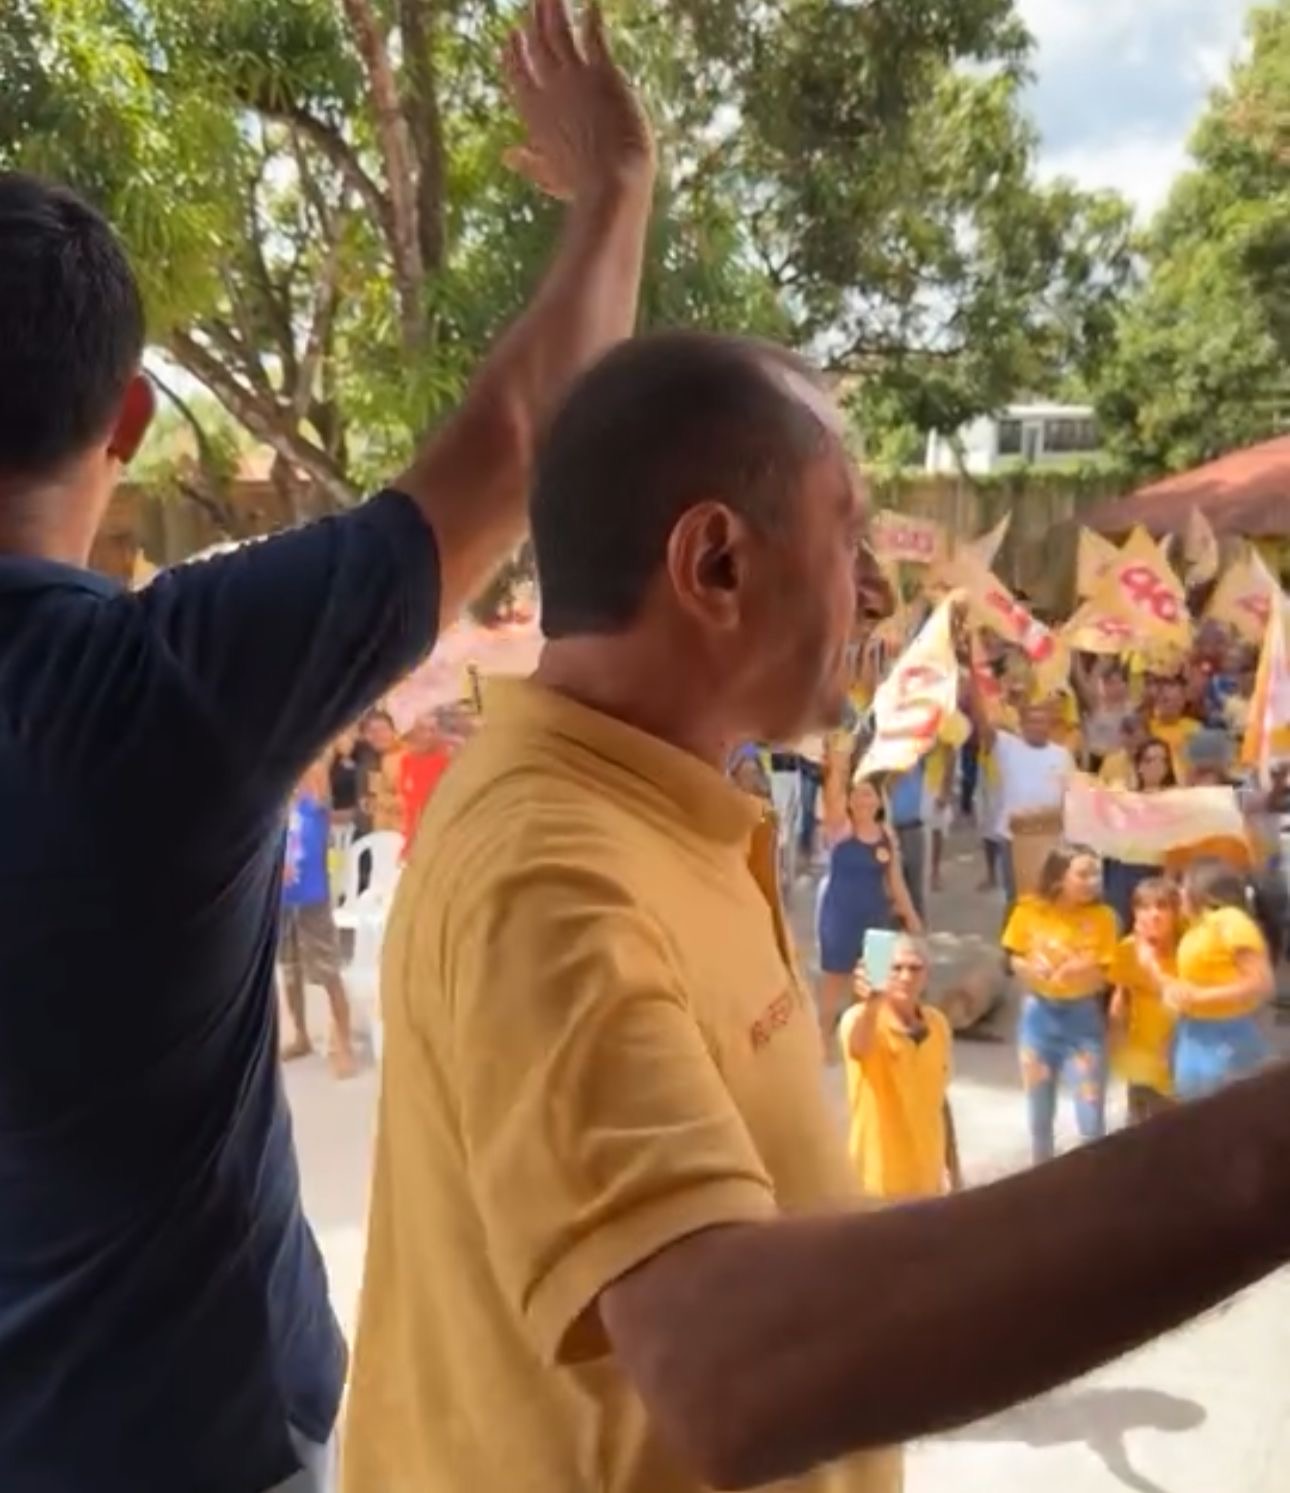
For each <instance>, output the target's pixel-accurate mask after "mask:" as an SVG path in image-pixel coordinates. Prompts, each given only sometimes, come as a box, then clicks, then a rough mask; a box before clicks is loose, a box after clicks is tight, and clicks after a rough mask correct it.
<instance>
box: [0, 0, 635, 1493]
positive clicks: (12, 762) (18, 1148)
mask: <svg viewBox="0 0 1290 1493" xmlns="http://www.w3.org/2000/svg"><path fill="white" fill-rule="evenodd" d="M570 35H571V33H570V32H569V21H568V16H567V14H566V13H565V10H564V6H563V4H562V3H561V0H538V4H537V6H536V12H535V16H534V18H533V19H532V21H531V22H530V24H529V26H528V28H527V30H526V32H525V33H524V34H523V35H522V36H521V37H519V38H518V39H517V40H516V42H515V43H514V44H513V46H512V48H511V51H510V53H509V55H508V70H509V73H510V78H511V83H512V85H513V90H514V93H515V96H516V100H517V104H518V107H519V110H520V113H521V115H522V116H523V119H524V121H525V124H526V125H527V128H528V133H529V142H528V147H527V150H526V152H525V153H524V154H523V160H524V162H525V163H526V164H527V166H528V167H529V168H530V170H531V173H532V174H533V176H534V178H535V179H536V180H537V181H539V182H540V184H541V185H542V186H544V187H545V188H547V189H548V190H550V191H552V192H554V193H555V194H556V195H558V196H560V197H562V198H564V199H566V200H567V201H568V202H569V203H570V207H569V211H568V216H567V220H566V225H565V231H564V235H563V238H562V242H561V245H560V248H559V252H558V256H557V258H556V261H555V263H554V265H553V267H552V269H551V270H550V272H549V274H548V275H547V278H546V280H545V281H544V283H543V285H542V287H541V289H540V290H539V292H538V294H537V297H536V299H535V300H534V302H533V304H532V306H531V308H530V309H529V311H528V312H527V314H526V315H525V316H524V317H523V318H521V320H520V321H519V322H518V323H517V324H516V325H515V326H514V327H512V328H511V330H510V331H509V332H508V333H507V334H506V335H505V336H504V337H503V339H502V340H501V342H500V343H499V345H498V347H497V348H496V349H495V351H494V352H493V354H492V356H491V357H490V358H489V360H488V361H487V362H486V363H485V365H484V366H483V368H482V369H481V371H480V373H479V375H478V377H477V378H476V380H475V383H474V385H473V387H472V389H471V391H470V393H469V395H468V397H467V398H466V400H465V402H464V403H463V405H462V407H461V409H460V410H459V411H458V413H457V414H456V415H455V416H454V417H453V418H452V419H451V420H449V421H448V422H447V423H446V424H445V425H444V426H443V427H442V429H441V430H440V431H439V432H438V433H437V434H436V436H435V437H434V438H433V439H432V440H431V441H430V442H429V444H428V445H427V447H426V448H425V450H424V451H423V452H422V453H421V455H420V456H419V457H418V458H417V460H416V461H414V463H413V465H412V466H411V467H410V469H409V470H408V471H407V472H406V473H404V475H403V476H402V478H400V480H399V481H398V483H397V484H396V486H395V488H394V489H392V490H390V491H387V492H384V493H382V494H381V495H379V496H378V497H376V498H373V499H372V500H371V501H370V502H368V503H366V504H364V505H363V506H362V507H360V508H358V509H356V510H355V511H353V512H350V513H347V514H344V515H342V516H338V517H335V518H331V519H327V520H325V521H323V522H321V523H318V524H316V525H314V526H312V527H309V528H305V529H301V530H298V531H296V532H294V533H291V534H287V535H283V536H280V537H278V538H276V539H271V540H269V541H267V542H266V543H263V544H258V545H255V546H251V547H249V548H246V549H243V550H241V551H238V552H237V553H235V554H232V555H228V556H225V557H223V558H220V559H216V560H212V561H210V562H208V563H206V564H200V565H195V566H191V567H186V568H184V569H181V570H179V571H175V572H172V573H170V574H166V575H163V576H161V577H160V578H159V579H158V580H157V581H156V582H154V584H153V585H152V586H150V587H149V588H148V589H147V590H146V591H144V592H142V593H140V594H137V595H132V594H129V593H126V592H124V591H122V590H120V589H119V588H118V587H117V586H115V585H113V584H112V583H111V582H109V581H106V580H104V579H102V578H101V577H99V576H97V575H94V574H92V573H90V572H89V571H88V570H87V569H86V568H85V566H86V560H87V556H88V554H89V550H90V545H91V542H92V540H93V537H94V533H95V530H96V529H97V527H98V525H99V523H100V521H101V519H102V517H103V514H104V511H105V510H106V507H107V503H108V499H109V497H110V495H111V492H112V488H113V485H114V483H115V481H116V479H117V477H118V475H119V473H120V471H121V468H122V464H123V463H124V462H126V461H128V460H129V458H130V457H131V456H132V455H133V454H134V452H135V450H136V449H137V447H138V445H139V443H140V441H141V439H142V437H143V435H144V432H145V430H146V428H147V424H148V419H149V416H150V413H151V398H150V395H149V390H148V385H147V384H146V383H145V382H144V381H143V379H142V378H141V377H140V375H139V367H140V358H141V355H142V351H143V339H144V328H143V317H142V312H141V308H140V302H139V295H138V291H137V288H136V285H135V282H134V279H133V277H132V275H131V273H130V270H129V268H128V266H127V264H126V262H125V260H124V258H123V256H122V254H121V251H120V249H119V247H118V245H117V243H116V242H115V240H114V239H113V237H112V235H111V233H110V232H109V230H108V229H107V227H106V226H105V225H104V223H103V222H102V221H101V220H100V219H99V218H97V217H96V216H95V215H94V213H93V212H91V211H90V210H89V209H88V208H87V207H86V206H84V205H83V204H82V203H81V202H80V201H78V200H77V199H76V198H75V197H73V196H72V195H71V194H70V193H68V192H65V191H63V190H60V189H59V188H56V187H52V186H49V185H47V184H44V183H41V182H39V181H35V180H32V179H30V178H26V177H22V176H16V175H8V176H0V826H3V829H2V832H0V1488H3V1489H6V1490H9V1489H12V1490H14V1493H91V1490H92V1493H152V1490H158V1493H160V1490H172V1489H173V1490H176V1493H180V1490H182V1493H263V1490H266V1489H271V1488H275V1487H278V1486H282V1487H284V1488H290V1489H292V1490H293V1493H295V1490H297V1489H299V1490H302V1493H303V1490H312V1489H317V1488H322V1487H324V1486H326V1480H327V1477H328V1471H327V1468H326V1466H325V1459H324V1458H323V1456H322V1450H323V1448H324V1447H325V1445H326V1443H327V1442H328V1441H329V1439H330V1438H331V1436H332V1433H333V1428H334V1424H335V1420H336V1415H337V1409H338V1405H339V1401H340V1393H341V1387H342V1381H343V1377H344V1365H345V1353H344V1346H343V1343H342V1341H341V1337H340V1334H339V1332H338V1330H337V1326H336V1323H335V1320H334V1318H333V1316H332V1312H331V1308H330V1306H329V1304H328V1296H327V1282H326V1279H325V1275H324V1271H323V1266H322V1262H321V1259H320V1257H319V1253H318V1250H317V1247H316V1245H315V1243H314V1240H313V1237H312V1235H311V1234H310V1231H309V1229H308V1227H307V1225H306V1224H305V1222H304V1219H303V1217H302V1214H301V1207H300V1196H299V1183H298V1178H297V1173H296V1163H295V1158H294V1154H293V1147H292V1139H291V1130H290V1121H289V1117H288V1113H287V1109H286V1106H285V1103H284V1100H283V1095H282V1091H281V1088H280V1084H279V1077H278V1068H277V1062H276V1056H277V1053H276V1021H275V1013H274V1006H273V1000H272V988H273V964H274V953H275V946H276V935H277V924H278V910H279V904H280V900H281V877H282V824H283V809H284V805H285V803H286V801H287V798H288V796H289V794H290V792H291V788H292V786H293V784H294V783H295V782H296V780H297V779H298V778H299V776H300V774H301V772H302V771H303V770H304V768H305V767H306V765H307V764H308V763H309V762H310V761H312V760H313V759H314V758H315V757H316V756H317V755H318V753H319V752H320V751H321V750H322V748H323V747H324V745H325V743H327V742H328V741H329V740H331V739H332V738H333V737H334V736H335V735H336V734H337V732H339V731H340V730H341V728H342V727H344V726H345V725H346V724H347V723H349V722H350V721H352V720H353V719H355V717H356V716H357V715H358V714H359V712H360V711H361V710H363V709H364V708H365V707H366V706H368V705H370V704H371V703H372V702H373V701H374V700H375V699H376V698H377V697H378V696H379V695H380V694H381V693H382V692H383V691H384V690H385V689H386V688H387V687H388V686H389V685H390V684H391V683H392V682H393V681H394V680H395V679H397V678H398V677H399V676H400V675H401V674H403V673H404V672H405V671H406V670H407V669H409V668H410V667H411V666H412V665H413V664H415V663H416V662H417V661H418V660H419V659H420V658H421V657H422V656H423V655H424V654H425V653H426V651H427V650H428V649H429V647H430V646H431V644H432V642H433V640H434V637H435V633H436V630H437V628H438V627H439V625H440V623H441V621H451V620H452V619H453V618H454V617H455V616H456V614H457V612H458V610H459V609H460V608H461V606H462V605H463V604H464V603H465V602H466V601H467V600H468V598H469V597H470V596H471V594H472V593H473V592H474V591H475V589H476V588H477V587H478V586H479V585H480V584H481V583H482V582H483V581H484V580H485V579H486V577H487V575H488V573H489V571H490V568H491V567H492V566H494V565H495V564H496V563H497V561H498V560H499V559H500V558H501V556H502V555H503V554H504V553H505V552H506V551H507V550H508V548H509V547H510V546H511V545H512V544H513V543H514V542H515V540H516V538H517V536H518V533H519V530H520V527H521V521H522V513H523V506H524V498H525V492H526V486H527V481H528V475H529V470H530V462H531V456H532V452H533V447H534V442H535V439H536V437H537V435H538V434H539V433H540V431H541V429H542V427H543V425H544V423H545V422H546V420H547V419H548V417H549V415H550V414H551V412H552V410H553V406H554V404H555V403H556V402H557V401H558V400H559V399H560V398H561V397H562V395H563V393H564V391H565V389H566V388H567V387H568V385H569V384H570V382H571V381H572V380H573V378H574V377H576V376H577V375H578V374H579V373H580V372H581V371H582V370H583V369H584V368H585V367H586V366H587V365H588V364H589V363H590V362H591V361H592V360H594V359H595V358H596V357H597V356H598V355H599V354H600V353H601V352H602V351H603V350H604V349H605V348H606V347H608V346H609V345H611V344H612V343H614V342H615V341H617V340H619V339H621V338H623V337H625V336H628V335H630V332H631V330H632V324H633V321H634V316H635V307H636V301H637V294H638V290H639V281H640V272H641V259H642V253H643V243H644V237H645V230H646V226H647V220H648V214H649V202H650V195H651V185H652V175H653V153H652V142H651V139H650V133H649V128H648V125H647V123H646V122H645V120H644V118H643V116H642V114H641V111H640V109H639V107H638V105H637V103H636V100H635V98H634V96H633V94H632V92H631V90H630V89H629V88H628V87H627V86H626V84H625V83H624V82H623V80H622V78H621V76H620V75H619V73H618V72H617V70H616V69H615V67H614V66H613V63H612V61H611V60H610V58H609V55H608V52H607V50H606V49H605V48H604V46H603V41H602V39H601V37H600V33H599V29H598V27H597V26H596V25H595V24H592V25H591V26H589V28H588V30H587V33H586V39H585V43H584V45H583V46H582V47H578V46H574V45H571V44H569V43H570ZM194 783H199V784H201V792H200V793H194V792H193V784H194Z"/></svg>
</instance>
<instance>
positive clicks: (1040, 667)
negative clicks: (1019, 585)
mask: <svg viewBox="0 0 1290 1493" xmlns="http://www.w3.org/2000/svg"><path fill="white" fill-rule="evenodd" d="M953 571H954V584H955V585H956V586H959V587H961V588H962V590H963V591H964V593H965V594H966V599H967V604H968V612H969V615H970V617H971V619H972V621H973V622H974V623H975V624H976V625H977V626H978V627H988V628H990V629H991V630H992V631H994V632H996V633H998V634H999V636H1000V637H1001V638H1004V639H1005V640H1006V641H1007V642H1009V643H1013V644H1015V645H1016V646H1017V647H1019V648H1020V649H1021V651H1022V652H1023V653H1024V654H1025V655H1026V657H1027V658H1028V659H1029V660H1030V663H1031V666H1032V668H1033V669H1034V675H1035V690H1036V693H1037V695H1038V696H1039V697H1040V698H1041V699H1044V698H1047V697H1048V696H1050V695H1054V694H1056V693H1057V692H1058V691H1059V690H1062V689H1064V688H1066V686H1067V684H1068V683H1069V681H1070V650H1069V648H1068V647H1067V646H1066V644H1065V643H1064V642H1063V640H1062V639H1061V638H1059V637H1058V636H1057V634H1056V633H1054V632H1053V630H1052V629H1051V628H1049V627H1045V626H1044V624H1043V623H1042V622H1040V621H1039V619H1038V618H1037V617H1036V616H1034V614H1033V613H1032V612H1030V611H1029V610H1028V609H1027V608H1026V607H1024V606H1023V605H1022V604H1021V602H1019V601H1018V600H1017V598H1016V597H1015V596H1014V595H1013V594H1012V592H1011V591H1009V590H1008V588H1007V586H1005V585H1004V583H1003V582H1002V581H1001V580H1000V579H999V578H998V576H996V575H993V574H991V572H990V571H989V570H988V569H987V568H986V567H985V566H984V565H982V563H981V560H980V558H979V556H978V555H976V554H974V553H972V552H970V551H966V550H965V551H963V552H962V553H961V554H959V555H958V556H956V558H955V560H954V567H953Z"/></svg>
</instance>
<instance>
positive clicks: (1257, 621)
mask: <svg viewBox="0 0 1290 1493" xmlns="http://www.w3.org/2000/svg"><path fill="white" fill-rule="evenodd" d="M1280 594H1281V588H1280V586H1278V585H1277V582H1276V580H1275V579H1274V578H1273V576H1272V573H1271V572H1270V571H1269V570H1268V568H1267V566H1266V565H1265V564H1264V563H1263V561H1262V560H1261V559H1260V558H1259V556H1258V555H1257V554H1255V553H1254V552H1253V551H1250V552H1249V553H1248V554H1246V555H1245V556H1244V557H1243V558H1242V559H1240V560H1237V561H1236V563H1235V564H1234V565H1231V566H1229V567H1228V569H1227V570H1226V571H1225V572H1224V574H1223V578H1222V580H1221V581H1219V583H1218V589H1217V590H1216V591H1215V592H1214V596H1213V600H1212V601H1211V602H1210V604H1209V609H1208V611H1207V612H1206V613H1205V615H1206V617H1208V618H1209V619H1210V621H1212V622H1222V623H1224V624H1226V626H1228V627H1230V628H1232V629H1234V630H1235V632H1236V633H1237V635H1238V636H1239V637H1240V638H1241V639H1242V640H1243V641H1245V642H1247V643H1253V644H1255V645H1257V646H1260V647H1261V646H1262V644H1263V640H1264V638H1265V637H1266V635H1267V630H1268V621H1269V619H1270V618H1271V616H1272V604H1273V602H1274V600H1275V599H1276V598H1277V597H1278V596H1279V595H1280Z"/></svg>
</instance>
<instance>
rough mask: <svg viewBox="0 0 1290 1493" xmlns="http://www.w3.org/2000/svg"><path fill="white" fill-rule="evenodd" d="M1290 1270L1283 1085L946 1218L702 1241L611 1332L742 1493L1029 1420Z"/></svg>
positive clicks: (649, 1386) (1201, 1108) (649, 1398)
mask: <svg viewBox="0 0 1290 1493" xmlns="http://www.w3.org/2000/svg"><path fill="white" fill-rule="evenodd" d="M1233 1157H1239V1158H1240V1165H1239V1166H1238V1165H1233ZM1006 1239H1024V1240H1025V1247H1024V1248H1022V1249H1007V1248H1000V1241H1001V1240H1006ZM1288 1256H1290V1079H1288V1078H1287V1074H1286V1072H1285V1071H1283V1070H1282V1071H1276V1072H1273V1073H1270V1074H1267V1075H1265V1076H1263V1077H1261V1078H1258V1079H1254V1080H1252V1081H1250V1082H1249V1083H1246V1084H1244V1085H1241V1086H1238V1087H1236V1088H1234V1089H1232V1090H1230V1091H1228V1092H1227V1093H1225V1094H1223V1095H1221V1096H1219V1097H1218V1098H1216V1099H1213V1100H1208V1101H1205V1102H1203V1103H1198V1104H1193V1105H1189V1106H1187V1107H1185V1108H1182V1109H1179V1110H1178V1111H1176V1112H1174V1113H1172V1114H1168V1115H1165V1116H1162V1117H1161V1118H1160V1119H1158V1120H1156V1121H1154V1122H1153V1123H1152V1124H1151V1125H1150V1126H1147V1127H1144V1128H1141V1129H1137V1130H1134V1131H1129V1132H1125V1133H1123V1134H1120V1135H1117V1136H1115V1137H1113V1138H1112V1139H1111V1140H1109V1141H1105V1142H1103V1143H1101V1144H1099V1145H1096V1146H1091V1147H1087V1148H1085V1149H1083V1150H1080V1151H1077V1152H1075V1153H1073V1154H1071V1155H1069V1156H1066V1157H1063V1158H1062V1159H1061V1160H1059V1161H1057V1162H1054V1163H1051V1164H1049V1165H1047V1166H1043V1167H1039V1168H1037V1169H1035V1170H1033V1171H1029V1172H1025V1173H1023V1174H1021V1175H1019V1176H1016V1177H1012V1178H1009V1179H1008V1180H1006V1181H1003V1182H999V1183H996V1184H994V1185H993V1186H989V1187H984V1188H980V1189H976V1190H974V1191H970V1192H965V1193H961V1194H958V1195H956V1196H954V1197H951V1198H947V1199H943V1200H938V1201H935V1202H928V1203H919V1204H916V1205H913V1206H908V1207H895V1208H890V1209H884V1210H882V1211H881V1212H878V1213H866V1214H858V1215H854V1216H833V1217H828V1218H818V1219H809V1218H808V1219H783V1220H779V1221H775V1222H770V1223H761V1224H749V1225H744V1226H735V1227H730V1228H715V1229H710V1230H708V1231H707V1232H705V1233H700V1234H696V1235H694V1236H693V1237H691V1238H689V1239H685V1240H682V1241H681V1242H680V1243H678V1244H675V1245H673V1246H672V1247H671V1248H670V1249H667V1250H664V1251H662V1252H661V1253H660V1254H658V1255H656V1256H655V1257H654V1258H653V1259H652V1260H650V1261H648V1262H647V1263H645V1264H644V1265H642V1266H640V1267H639V1268H638V1269H636V1270H634V1271H632V1272H631V1273H629V1274H627V1275H625V1276H624V1277H623V1278H622V1279H621V1280H620V1281H618V1283H617V1284H615V1285H613V1286H611V1287H610V1288H609V1289H608V1290H606V1291H605V1292H604V1293H603V1294H602V1296H601V1298H600V1315H601V1318H602V1320H603V1322H604V1324H605V1326H606V1328H607V1329H608V1333H609V1338H610V1342H611V1344H612V1346H613V1349H614V1351H615V1353H616V1354H617V1356H618V1359H619V1361H620V1363H621V1364H622V1365H623V1367H624V1368H625V1370H626V1372H627V1373H628V1375H629V1376H630V1377H631V1378H632V1379H633V1381H634V1382H635V1384H636V1386H637V1388H638V1390H639V1391H640V1393H641V1395H642V1397H643V1398H644V1401H645V1404H646V1406H647V1408H648V1409H649V1411H650V1413H651V1414H652V1415H653V1417H654V1418H655V1420H656V1421H657V1422H658V1424H659V1425H660V1427H661V1428H662V1429H663V1430H664V1431H665V1432H666V1433H667V1434H668V1435H669V1436H670V1438H671V1440H672V1442H673V1444H674V1445H675V1446H676V1448H677V1450H678V1452H679V1453H680V1454H681V1455H682V1456H685V1457H686V1458H687V1460H688V1461H689V1462H690V1463H691V1464H692V1465H693V1466H694V1467H695V1468H696V1469H697V1471H698V1473H699V1474H700V1475H701V1476H703V1477H704V1478H706V1480H707V1481H708V1482H710V1483H711V1484H712V1485H713V1486H715V1487H719V1488H749V1487H755V1486H758V1485H760V1484H762V1483H766V1482H771V1481H774V1480H775V1479H779V1478H787V1477H791V1476H795V1475H798V1474H801V1473H802V1472H804V1471H805V1470H806V1469H808V1468H811V1467H814V1466H816V1465H818V1464H820V1463H822V1462H826V1461H830V1460H832V1459H835V1458H837V1457H839V1456H842V1455H844V1454H846V1453H848V1452H851V1451H855V1450H861V1449H864V1448H871V1447H877V1446H883V1445H891V1444H895V1443H897V1442H901V1441H906V1440H911V1439H913V1438H916V1437H921V1436H925V1435H930V1434H933V1433H935V1432H938V1431H943V1430H945V1429H947V1428H949V1427H951V1426H955V1425H959V1424H963V1423H965V1422H968V1421H971V1420H974V1419H977V1418H978V1417H981V1416H985V1415H989V1414H991V1413H994V1412H996V1411H998V1410H1000V1409H1002V1408H1004V1407H1005V1406H1008V1405H1011V1404H1014V1403H1017V1402H1019V1401H1022V1400H1025V1399H1029V1398H1030V1397H1032V1396H1033V1395H1036V1394H1039V1393H1042V1392H1044V1391H1045V1390H1048V1389H1051V1388H1052V1387H1054V1386H1055V1385H1058V1384H1061V1383H1063V1382H1065V1381H1067V1380H1070V1379H1073V1378H1075V1377H1077V1376H1078V1375H1080V1374H1083V1373H1085V1372H1087V1371H1088V1370H1090V1369H1092V1368H1094V1367H1095V1366H1097V1365H1098V1364H1101V1363H1105V1362H1107V1361H1108V1360H1110V1359H1112V1358H1115V1357H1117V1356H1118V1355H1120V1354H1122V1353H1125V1352H1127V1351H1129V1350H1130V1349H1132V1348H1134V1347H1136V1346H1138V1345H1139V1344H1140V1343H1142V1342H1144V1341H1145V1340H1146V1339H1148V1338H1150V1337H1152V1336H1154V1335H1156V1334H1158V1333H1160V1332H1163V1331H1166V1330H1167V1329H1169V1328H1172V1327H1175V1326H1177V1325H1179V1324H1180V1323H1182V1322H1183V1321H1185V1320H1187V1319H1188V1318H1190V1317H1192V1316H1194V1315H1196V1314H1198V1313H1200V1312H1202V1311H1205V1310H1207V1309H1208V1308H1210V1307H1212V1306H1214V1305H1215V1304H1216V1303H1217V1302H1219V1301H1220V1300H1222V1299H1223V1298H1224V1297H1226V1296H1228V1295H1230V1294H1232V1293H1233V1292H1236V1291H1238V1290H1240V1289H1242V1288H1244V1287H1245V1286H1247V1285H1249V1284H1250V1283H1252V1282H1253V1281H1255V1280H1258V1279H1260V1278H1261V1277H1262V1276H1264V1275H1266V1274H1268V1273H1270V1272H1271V1271H1273V1270H1275V1269H1276V1268H1277V1267H1278V1266H1279V1265H1281V1264H1282V1263H1284V1262H1285V1260H1286V1259H1287V1257H1288ZM1162 1260H1167V1261H1168V1262H1169V1268H1168V1269H1167V1270H1162V1269H1161V1268H1160V1264H1161V1261H1162ZM767 1281H773V1282H774V1283H775V1287H774V1289H773V1290H767V1289H766V1282H767ZM875 1281H880V1282H881V1283H882V1286H881V1289H880V1290H875V1289H874V1282H875ZM1000 1323H1006V1324H1007V1328H1006V1331H1000V1330H999V1324H1000ZM910 1384H916V1385H917V1386H918V1392H917V1394H908V1393H903V1392H901V1391H900V1390H899V1389H898V1388H894V1386H900V1385H910Z"/></svg>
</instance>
